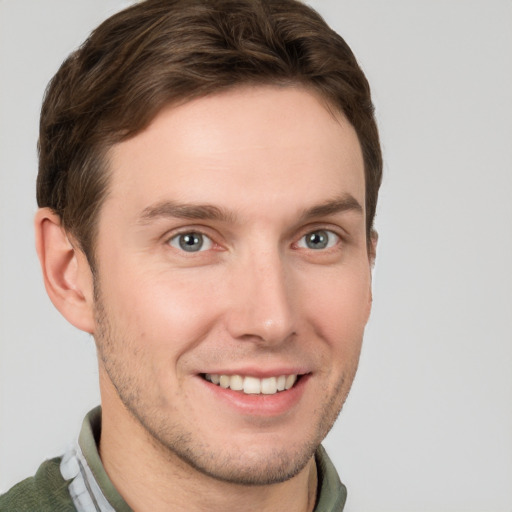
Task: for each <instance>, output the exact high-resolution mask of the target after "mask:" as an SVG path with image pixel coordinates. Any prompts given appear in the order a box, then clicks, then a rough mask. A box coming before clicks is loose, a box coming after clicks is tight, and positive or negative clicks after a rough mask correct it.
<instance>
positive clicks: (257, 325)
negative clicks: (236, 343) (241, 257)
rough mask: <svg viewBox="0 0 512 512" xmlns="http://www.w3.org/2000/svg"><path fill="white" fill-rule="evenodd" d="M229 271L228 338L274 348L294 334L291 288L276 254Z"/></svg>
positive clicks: (255, 258) (251, 259)
mask: <svg viewBox="0 0 512 512" xmlns="http://www.w3.org/2000/svg"><path fill="white" fill-rule="evenodd" d="M232 270H233V271H232V273H231V278H230V280H229V283H230V291H229V293H230V296H231V300H230V307H229V311H228V312H227V315H226V323H227V329H228V331H229V333H230V335H231V336H232V337H234V338H235V339H243V340H248V341H255V342H258V343H267V344H274V345H275V344H279V343H281V342H283V341H286V340H287V339H288V338H290V337H291V336H292V335H293V334H295V331H296V328H297V325H296V318H297V317H296V314H295V309H296V308H295V305H294V289H293V288H294V286H293V282H292V278H291V275H290V272H287V269H286V265H285V264H284V263H283V261H282V258H281V256H280V254H279V252H278V251H275V252H267V253H262V252H260V253H259V254H256V255H254V254H253V255H251V256H250V257H248V258H246V259H245V261H243V262H240V263H239V264H238V265H236V268H234V269H232Z"/></svg>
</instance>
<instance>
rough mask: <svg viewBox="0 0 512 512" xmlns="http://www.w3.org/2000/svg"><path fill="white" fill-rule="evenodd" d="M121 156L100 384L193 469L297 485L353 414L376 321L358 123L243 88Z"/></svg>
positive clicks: (160, 123) (294, 96)
mask: <svg viewBox="0 0 512 512" xmlns="http://www.w3.org/2000/svg"><path fill="white" fill-rule="evenodd" d="M109 157H110V160H109V161H110V167H111V171H112V176H111V178H112V179H111V184H110V193H109V195H108V197H107V199H106V201H105V203H104V205H103V207H102V211H101V214H100V217H99V234H98V240H97V251H96V260H97V262H98V268H97V272H98V274H97V275H98V277H97V282H96V330H95V333H94V335H95V339H96V342H97V345H98V351H99V357H100V372H101V373H102V378H103V379H104V380H105V381H107V382H109V383H110V384H112V385H113V386H112V388H113V389H116V393H117V395H116V397H117V398H116V399H118V400H119V401H120V403H121V402H122V403H123V404H124V406H125V407H126V409H127V410H128V411H130V413H131V414H132V415H133V416H134V417H135V418H137V420H138V421H139V422H140V424H141V425H142V426H143V427H144V430H145V432H146V433H147V434H149V436H150V439H152V440H154V441H155V444H156V445H157V446H159V447H160V449H161V450H163V451H166V452H168V454H169V455H174V456H175V455H177V456H179V458H180V459H181V460H183V461H185V462H186V463H187V464H188V465H190V466H191V467H193V468H195V469H198V470H200V471H201V472H203V473H205V474H208V475H210V476H213V477H215V478H218V479H221V480H225V481H231V482H238V483H246V484H247V483H252V484H266V483H271V482H278V481H284V480H286V479H287V478H290V477H291V476H293V475H294V474H296V473H298V472H299V471H300V470H301V469H302V468H303V467H304V466H305V465H306V464H307V462H308V461H309V460H310V459H311V457H312V455H313V453H314V450H315V449H316V447H317V446H318V444H319V443H320V442H321V440H322V439H323V438H324V437H325V435H326V434H327V432H328V431H329V429H330V428H331V426H332V423H333V422H334V420H335V419H336V417H337V415H338V413H339V411H340V409H341V407H342V405H343V402H344V400H345V398H346V396H347V393H348V391H349V388H350V385H351V383H352V380H353V377H354V374H355V371H356V367H357V362H358V357H359V352H360V347H361V340H362V336H363V330H364V326H365V324H366V321H367V318H368V315H369V311H370V304H371V291H370V263H369V259H368V253H367V245H366V236H365V212H364V204H365V201H364V199H365V189H364V173H363V160H362V155H361V150H360V146H359V143H358V139H357V136H356V134H355V131H354V129H353V128H352V126H351V125H350V124H349V123H348V121H346V120H345V118H344V117H343V116H342V115H333V114H332V112H330V111H329V110H328V109H327V108H326V107H325V105H324V104H323V103H322V102H321V101H319V99H318V98H317V97H316V96H315V95H314V94H312V93H311V92H308V91H306V90H304V89H300V88H291V87H286V88H277V87H254V88H249V87H247V88H239V89H234V90H231V91H229V92H224V93H221V94H216V95H212V96H209V97H205V98H201V99H197V100H194V101H191V102H189V103H186V104H185V105H182V106H179V107H174V108H168V109H166V110H164V111H162V112H161V113H160V114H159V115H158V116H157V117H156V119H155V120H154V121H153V122H152V123H151V125H150V126H149V127H148V128H147V129H146V130H145V131H143V132H142V133H140V134H138V135H137V136H135V137H134V138H132V139H129V140H127V141H125V142H122V143H120V144H118V145H117V146H115V147H114V148H112V150H111V152H110V155H109ZM104 406H105V405H104Z"/></svg>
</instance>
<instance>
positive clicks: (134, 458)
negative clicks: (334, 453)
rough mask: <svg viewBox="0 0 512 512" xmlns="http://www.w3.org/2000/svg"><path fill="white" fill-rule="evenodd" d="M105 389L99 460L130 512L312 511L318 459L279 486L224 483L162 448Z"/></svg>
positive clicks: (106, 387) (107, 387)
mask: <svg viewBox="0 0 512 512" xmlns="http://www.w3.org/2000/svg"><path fill="white" fill-rule="evenodd" d="M101 388H102V404H103V411H102V429H101V440H100V447H99V451H100V456H101V460H102V462H103V465H104V467H105V471H106V472H107V474H108V476H109V478H110V480H111V481H112V483H113V484H114V486H115V487H116V489H117V490H118V492H119V493H120V494H121V496H123V498H124V499H125V501H126V502H127V503H128V505H129V506H130V507H131V508H132V510H134V511H136V512H144V511H146V510H151V511H153V512H160V511H162V512H163V511H167V510H174V511H176V512H181V511H187V512H195V511H204V510H209V511H212V512H215V511H225V510H244V511H247V512H252V511H258V512H267V511H273V512H275V511H276V510H283V511H294V512H295V511H296V512H312V511H313V509H314V507H315V502H316V490H317V472H316V464H315V460H314V458H312V459H311V460H310V461H309V462H308V464H306V466H305V467H304V468H303V469H302V470H301V471H300V472H299V473H298V474H297V475H295V476H294V477H292V478H291V479H289V480H287V481H285V482H281V483H277V484H271V485H254V486H247V485H240V484H235V483H230V482H225V481H220V480H218V479H216V478H213V477H211V476H209V475H206V474H204V473H202V472H199V471H197V470H196V469H194V468H193V467H191V466H190V465H189V464H187V463H185V462H184V461H182V460H181V459H180V458H179V457H177V456H176V455H175V454H174V453H172V452H170V451H169V450H168V449H166V448H165V447H163V446H161V445H159V444H158V443H157V442H156V441H155V440H154V439H153V438H152V437H151V435H150V434H149V433H148V432H147V431H146V430H145V429H144V427H143V426H142V425H141V424H140V423H139V422H138V421H137V420H136V419H135V418H134V417H133V416H132V415H131V414H130V413H129V411H127V410H126V408H125V407H124V405H123V404H122V403H121V402H120V400H119V397H118V396H117V393H116V392H115V390H114V389H113V388H112V386H111V384H110V385H108V384H106V385H105V382H103V383H102V386H101ZM198 489H200V490H201V491H200V492H198Z"/></svg>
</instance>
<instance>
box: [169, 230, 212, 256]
mask: <svg viewBox="0 0 512 512" xmlns="http://www.w3.org/2000/svg"><path fill="white" fill-rule="evenodd" d="M169 245H170V246H171V247H174V248H175V249H181V250H182V251H185V252H199V251H206V250H208V249H211V248H212V246H213V242H212V240H211V239H210V238H209V237H207V236H206V235H203V234H202V233H198V232H196V231H190V232H188V233H180V234H178V235H175V236H173V237H172V238H171V239H170V240H169Z"/></svg>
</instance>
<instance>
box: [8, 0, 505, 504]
mask: <svg viewBox="0 0 512 512" xmlns="http://www.w3.org/2000/svg"><path fill="white" fill-rule="evenodd" d="M128 4H129V2H128V1H121V0H44V1H42V0H0V342H1V345H0V490H3V491H5V490H6V489H8V488H9V487H10V486H11V485H13V484H14V483H15V482H17V481H19V480H20V479H22V478H24V477H26V476H29V475H31V474H33V473H34V472H35V470H36V468H37V467H38V465H39V464H40V463H41V462H42V460H43V459H44V458H47V457H51V456H55V455H59V454H61V453H62V451H63V450H64V449H65V447H66V446H67V445H68V444H69V443H70V442H71V441H73V440H74V438H75V437H76V435H77V434H78V431H79V428H80V424H81V421H82V418H83V415H84V414H85V413H86V412H87V411H88V410H89V409H90V408H91V407H93V406H94V405H95V404H97V403H98V401H99V393H98V384H97V369H96V361H95V351H94V343H93V340H92V339H90V338H89V337H88V336H87V335H85V334H83V333H81V332H79V331H77V330H75V329H74V328H73V327H71V326H69V325H67V323H66V322H65V321H64V320H63V319H62V318H61V317H60V316H59V314H58V313H57V312H56V311H55V310H54V308H53V306H52V305H51V303H50V301H49V299H48V298H47V296H46V293H45V291H44V288H43V284H42V279H41V277H40V271H39V266H38V262H37V259H36V254H35V250H34V243H33V229H32V217H33V214H34V212H35V210H36V204H35V199H34V195H35V194H34V190H35V178H36V171H37V161H36V139H37V127H38V114H39V108H40V104H41V99H42V94H43V91H44V88H45V86H46V84H47V82H48V80H49V79H50V78H51V77H52V75H53V74H54V73H55V72H56V70H57V68H58V66H59V64H60V63H61V62H62V60H63V59H64V58H65V57H66V56H67V54H68V53H69V52H70V51H71V50H73V49H74V48H75V47H76V46H77V45H79V44H80V43H81V42H82V40H83V39H84V38H85V37H86V35H87V34H88V33H89V32H90V30H91V29H92V28H94V27H95V26H96V25H97V24H98V23H99V22H100V21H102V20H103V19H104V18H106V17H107V16H108V15H110V14H112V13H113V12H115V11H116V10H119V9H120V8H122V7H125V6H127V5H128ZM311 4H312V5H313V6H315V7H316V8H317V9H318V10H319V11H320V13H321V14H323V15H324V16H325V17H326V19H327V20H328V22H329V23H330V24H331V25H332V26H333V28H335V29H336V30H337V31H338V32H339V33H340V34H341V35H342V36H343V37H344V38H345V39H346V40H347V42H348V43H349V44H350V45H351V47H352V48H353V50H354V52H355V54H356V55H357V57H358V59H359V61H360V63H361V65H362V67H363V69H364V70H365V72H366V74H367V76H368V78H369V80H370V83H371V85H372V88H373V96H374V102H375V104H376V108H377V118H378V122H379V125H380V130H381V135H382V144H383V150H384V157H385V179H384V185H383V188H382V193H381V197H380V206H379V209H378V216H377V221H376V225H377V228H378V230H379V232H380V240H379V250H378V258H377V265H376V268H375V273H374V309H373V313H372V317H371V320H370V323H369V326H368V328H367V332H366V338H365V344H364V349H363V353H362V358H361V363H360V370H359V373H358V376H357V377H356V381H355V383H354V387H353V390H352V393H351V395H350V397H349V399H348V401H347V403H346V405H345V408H344V410H343V412H342V414H341V417H340V419H339V420H338V422H337V424H336V426H335V428H334V429H333V431H332V432H331V434H330V435H329V437H328V439H327V441H326V445H327V448H328V451H329V453H330V454H331V457H332V458H333V459H334V461H335V464H336V466H337V468H338V470H339V472H340V475H341V478H342V480H343V481H344V482H345V483H346V485H347V487H348V490H349V498H348V503H347V510H348V511H349V512H350V511H352V512H353V511H369V512H384V511H393V512H400V511H403V512H406V511H407V512H419V511H425V512H427V511H428V512H436V511H439V512H441V511H445V512H452V511H453V512H462V511H465V512H466V511H467V512H502V511H503V512H511V511H512V334H511V332H512V329H511V327H512V320H511V318H512V272H511V262H512V201H511V196H512V150H511V146H512V120H511V119H512V93H511V91H512V2H511V1H509V0H486V1H483V0H464V1H462V0H459V1H456V0H442V1H441V0H438V1H426V0H423V1H421V0H417V1H414V0H388V1H386V2H383V1H381V0H336V1H335V0H318V1H314V2H311Z"/></svg>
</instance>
